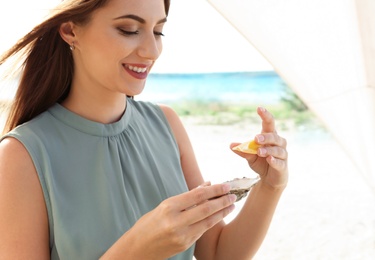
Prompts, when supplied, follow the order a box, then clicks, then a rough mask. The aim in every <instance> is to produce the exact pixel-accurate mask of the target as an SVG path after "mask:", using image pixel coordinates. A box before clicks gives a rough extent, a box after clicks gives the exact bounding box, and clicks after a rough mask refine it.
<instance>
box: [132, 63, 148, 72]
mask: <svg viewBox="0 0 375 260" xmlns="http://www.w3.org/2000/svg"><path fill="white" fill-rule="evenodd" d="M127 67H128V68H129V69H130V70H132V71H135V72H137V73H144V72H146V70H147V68H139V67H136V66H132V65H127Z"/></svg>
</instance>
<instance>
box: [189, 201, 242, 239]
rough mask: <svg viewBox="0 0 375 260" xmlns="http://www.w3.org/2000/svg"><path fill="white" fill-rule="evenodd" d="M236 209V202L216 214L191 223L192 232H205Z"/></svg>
mask: <svg viewBox="0 0 375 260" xmlns="http://www.w3.org/2000/svg"><path fill="white" fill-rule="evenodd" d="M234 209H235V206H234V204H231V205H230V206H228V207H226V208H223V209H222V210H219V211H217V212H215V213H214V214H212V215H210V216H208V217H206V218H204V219H202V220H201V221H198V222H196V223H194V224H192V225H190V232H192V233H193V234H203V233H204V232H206V231H207V230H209V229H210V228H212V227H213V226H215V225H216V224H218V223H219V222H220V221H222V220H223V219H224V218H225V217H226V216H228V215H229V214H230V213H231V212H232V211H233V210H234Z"/></svg>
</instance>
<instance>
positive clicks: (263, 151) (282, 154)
mask: <svg viewBox="0 0 375 260" xmlns="http://www.w3.org/2000/svg"><path fill="white" fill-rule="evenodd" d="M258 155H259V156H260V157H268V156H272V157H274V158H276V159H279V160H286V159H287V158H288V152H287V151H286V149H284V148H282V147H280V146H265V147H261V148H259V149H258Z"/></svg>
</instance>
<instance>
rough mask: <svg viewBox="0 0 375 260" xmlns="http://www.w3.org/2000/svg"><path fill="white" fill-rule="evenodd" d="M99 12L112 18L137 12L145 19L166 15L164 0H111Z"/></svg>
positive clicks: (160, 17)
mask: <svg viewBox="0 0 375 260" xmlns="http://www.w3.org/2000/svg"><path fill="white" fill-rule="evenodd" d="M97 14H99V15H104V16H107V17H112V18H115V17H120V16H123V15H126V14H136V15H138V16H141V17H144V18H145V19H157V20H160V19H162V18H164V17H165V16H166V14H165V8H164V0H109V1H108V2H107V4H106V5H105V6H104V7H103V8H100V9H99V10H98V12H97ZM94 15H95V14H94Z"/></svg>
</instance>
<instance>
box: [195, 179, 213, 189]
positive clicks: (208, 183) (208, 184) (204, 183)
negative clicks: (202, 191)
mask: <svg viewBox="0 0 375 260" xmlns="http://www.w3.org/2000/svg"><path fill="white" fill-rule="evenodd" d="M207 186H211V182H210V181H205V182H203V183H202V184H201V185H199V186H197V187H196V188H195V189H199V188H202V187H207Z"/></svg>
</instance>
